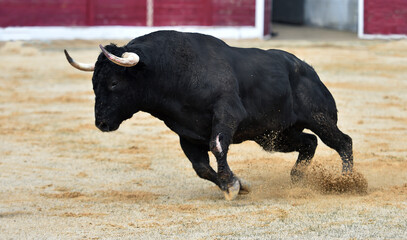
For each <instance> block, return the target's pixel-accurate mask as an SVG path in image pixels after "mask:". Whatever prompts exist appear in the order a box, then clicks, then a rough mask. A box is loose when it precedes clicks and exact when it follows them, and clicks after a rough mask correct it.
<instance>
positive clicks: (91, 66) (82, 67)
mask: <svg viewBox="0 0 407 240" xmlns="http://www.w3.org/2000/svg"><path fill="white" fill-rule="evenodd" d="M64 53H65V56H66V59H67V60H68V62H69V63H70V64H71V65H72V66H73V67H74V68H77V69H79V70H82V71H89V72H92V71H94V70H95V64H87V63H78V62H75V60H73V59H72V58H71V56H69V54H68V52H67V51H66V49H64Z"/></svg>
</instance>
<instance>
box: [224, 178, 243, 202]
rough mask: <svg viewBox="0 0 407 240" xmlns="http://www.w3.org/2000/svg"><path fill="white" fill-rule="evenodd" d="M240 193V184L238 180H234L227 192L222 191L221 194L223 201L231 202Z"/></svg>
mask: <svg viewBox="0 0 407 240" xmlns="http://www.w3.org/2000/svg"><path fill="white" fill-rule="evenodd" d="M239 191H240V183H239V180H237V179H236V181H235V182H234V183H233V185H232V186H231V187H229V188H228V189H227V190H225V191H223V194H224V195H225V199H226V200H228V201H232V200H233V199H235V198H236V197H237V195H238V194H239Z"/></svg>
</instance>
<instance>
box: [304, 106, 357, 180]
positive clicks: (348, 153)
mask: <svg viewBox="0 0 407 240" xmlns="http://www.w3.org/2000/svg"><path fill="white" fill-rule="evenodd" d="M309 129H310V130H311V131H313V132H314V133H315V134H316V135H318V137H319V138H321V140H322V142H324V143H325V144H326V145H327V146H328V147H330V148H333V149H335V150H336V151H337V152H338V154H339V156H340V157H341V159H342V173H344V174H347V173H352V169H353V150H352V138H350V137H349V136H348V135H346V134H344V133H343V132H341V130H339V128H338V126H337V125H336V121H334V120H332V119H331V118H329V117H326V116H324V115H322V114H321V115H316V116H314V121H313V123H312V124H311V125H310V126H309Z"/></svg>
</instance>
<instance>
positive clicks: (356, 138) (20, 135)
mask: <svg viewBox="0 0 407 240" xmlns="http://www.w3.org/2000/svg"><path fill="white" fill-rule="evenodd" d="M115 42H116V43H119V44H124V43H125V42H124V41H115ZM102 43H103V44H107V43H109V41H105V42H102ZM229 43H230V44H231V45H234V46H241V47H260V48H264V49H268V48H280V49H284V50H288V51H290V52H292V53H294V54H296V55H297V56H298V57H299V58H301V59H304V60H306V61H307V62H308V63H310V64H312V65H313V66H314V67H315V69H316V70H317V72H318V73H319V75H320V77H321V79H322V81H323V82H324V83H325V84H326V85H327V86H328V88H329V89H330V90H331V92H332V94H333V95H334V97H335V99H336V102H337V105H338V109H339V126H340V128H341V129H342V130H343V131H344V132H345V133H347V134H349V135H350V136H351V137H352V138H353V143H354V155H355V168H356V170H357V172H358V173H359V175H358V178H355V179H351V181H349V182H346V183H345V186H348V187H349V189H351V191H348V192H345V193H343V192H342V191H343V188H336V187H335V186H337V185H338V184H344V183H343V182H341V178H340V177H339V176H340V174H339V172H340V168H341V161H340V159H339V156H338V155H337V154H336V152H334V151H333V150H332V149H330V148H328V147H326V146H325V145H324V144H323V143H322V142H321V141H319V146H318V148H317V152H316V155H315V158H314V164H313V165H312V167H311V169H310V171H311V174H309V178H308V180H307V182H306V183H305V184H304V185H303V186H293V185H291V183H290V176H289V173H290V169H291V167H292V165H293V164H294V162H295V159H296V154H295V153H291V154H280V153H273V154H271V153H267V152H265V151H263V150H261V148H260V147H259V146H257V145H256V144H254V143H252V142H245V143H243V144H240V145H233V146H232V147H231V150H230V154H229V156H230V157H229V163H230V165H231V168H232V169H233V170H234V171H235V172H236V173H237V174H238V175H239V176H241V177H243V178H244V179H246V180H247V181H249V182H250V183H251V184H252V188H253V189H252V192H251V193H250V194H248V195H245V196H239V197H238V198H237V199H236V200H234V201H232V202H227V201H225V200H224V198H223V194H222V192H221V191H220V190H218V189H217V188H216V187H215V186H214V185H213V184H212V183H210V182H207V181H204V180H201V179H200V178H198V177H197V176H196V174H195V172H194V170H193V169H192V167H191V164H190V163H189V161H188V160H187V158H186V157H185V156H184V154H183V153H182V151H181V149H180V147H179V144H178V138H177V136H176V135H175V134H174V133H172V132H171V131H170V130H169V129H167V128H166V127H165V126H164V124H163V123H162V122H160V121H159V120H157V119H154V118H152V117H151V116H150V115H149V114H146V113H138V114H136V115H135V116H134V117H133V118H132V119H130V120H128V121H126V122H124V123H123V124H122V126H121V127H120V129H119V130H118V131H116V132H113V133H102V132H100V131H98V130H97V129H96V127H95V126H94V124H93V122H94V118H93V103H94V95H93V92H92V85H91V76H92V75H91V73H84V72H80V71H77V70H75V69H73V68H72V67H71V66H69V64H68V63H67V62H66V60H65V56H64V55H63V49H64V48H67V49H68V50H70V53H71V55H72V56H73V57H75V58H76V59H77V60H78V61H82V62H92V61H95V60H96V57H97V55H98V54H99V49H98V47H97V45H98V44H99V41H80V40H78V41H55V42H49V43H46V42H42V43H27V42H26V43H21V42H7V43H4V42H3V43H0V58H1V59H2V61H1V62H0V69H1V73H0V83H1V84H0V143H1V144H0V239H25V238H29V239H45V238H46V239H56V238H58V239H61V238H63V239H82V238H85V239H106V238H108V239H109V238H112V239H118V238H123V239H249V238H250V239H265V238H268V239H276V238H284V239H287V238H298V239H327V238H339V239H360V238H363V239H366V238H368V239H376V238H380V239H383V238H386V239H390V238H395V239H406V238H407V230H406V229H407V41H358V40H352V41H335V42H318V41H313V42H307V41H282V40H271V41H260V40H254V41H249V40H245V41H229ZM211 161H212V163H213V164H216V163H215V162H214V159H213V158H212V159H211ZM364 180H367V183H368V187H367V188H366V185H364V184H365V182H364ZM341 189H342V190H341Z"/></svg>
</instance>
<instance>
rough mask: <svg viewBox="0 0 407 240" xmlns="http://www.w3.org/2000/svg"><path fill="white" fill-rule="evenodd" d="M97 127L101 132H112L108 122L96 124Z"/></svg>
mask: <svg viewBox="0 0 407 240" xmlns="http://www.w3.org/2000/svg"><path fill="white" fill-rule="evenodd" d="M95 125H96V127H97V128H99V130H100V131H102V132H109V131H110V127H109V125H108V124H107V123H106V122H104V121H99V122H96V124H95Z"/></svg>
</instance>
